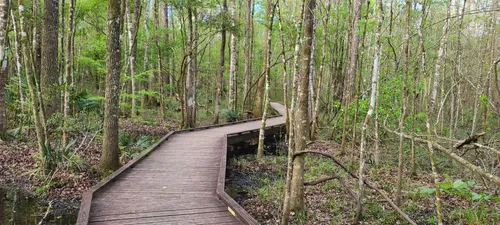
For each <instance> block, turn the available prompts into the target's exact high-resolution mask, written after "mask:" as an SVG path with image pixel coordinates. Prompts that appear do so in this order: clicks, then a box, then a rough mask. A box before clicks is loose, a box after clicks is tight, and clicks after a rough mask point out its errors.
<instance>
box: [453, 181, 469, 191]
mask: <svg viewBox="0 0 500 225" xmlns="http://www.w3.org/2000/svg"><path fill="white" fill-rule="evenodd" d="M467 187H468V186H467V183H465V182H463V181H462V180H456V181H455V182H453V188H455V189H458V190H462V189H467Z"/></svg>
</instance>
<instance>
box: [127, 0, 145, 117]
mask: <svg viewBox="0 0 500 225" xmlns="http://www.w3.org/2000/svg"><path fill="white" fill-rule="evenodd" d="M141 11H142V6H141V0H135V5H134V21H133V22H132V21H131V19H129V21H128V23H129V24H128V30H129V31H128V32H127V33H128V38H129V48H130V50H129V54H130V55H129V57H128V59H129V66H130V77H131V81H132V82H131V83H132V107H131V112H130V113H131V116H132V117H135V116H137V96H136V89H137V85H136V80H135V61H136V58H135V57H136V55H137V33H138V31H139V21H140V19H141ZM129 18H130V16H129Z"/></svg>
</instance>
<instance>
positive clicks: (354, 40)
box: [342, 0, 363, 106]
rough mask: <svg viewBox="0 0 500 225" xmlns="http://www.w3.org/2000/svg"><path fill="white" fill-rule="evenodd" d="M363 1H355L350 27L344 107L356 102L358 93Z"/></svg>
mask: <svg viewBox="0 0 500 225" xmlns="http://www.w3.org/2000/svg"><path fill="white" fill-rule="evenodd" d="M362 4H363V0H354V8H353V12H354V15H353V17H352V20H351V27H350V32H349V33H350V35H351V37H350V43H349V68H348V70H347V74H346V76H345V84H344V91H343V92H344V97H343V101H342V102H343V103H344V106H346V105H348V104H350V103H351V102H352V101H353V100H354V95H355V93H356V82H355V81H356V64H357V62H358V45H359V35H358V23H359V19H360V18H361V6H362Z"/></svg>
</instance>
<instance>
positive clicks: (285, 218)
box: [278, 2, 305, 225]
mask: <svg viewBox="0 0 500 225" xmlns="http://www.w3.org/2000/svg"><path fill="white" fill-rule="evenodd" d="M304 6H305V3H304V2H302V10H301V13H300V19H299V21H298V22H297V23H295V28H296V30H297V36H296V38H295V48H294V55H293V58H294V61H293V63H294V64H293V73H292V76H293V77H292V99H291V104H290V109H288V107H287V105H286V104H287V101H286V100H285V108H286V109H287V118H288V121H287V126H288V157H287V167H286V183H285V197H284V200H283V212H282V215H281V222H280V224H281V225H287V224H288V222H289V220H290V202H291V199H290V197H291V196H290V195H291V194H290V192H291V186H292V172H293V171H292V170H293V159H292V158H293V153H294V152H295V143H294V141H295V129H294V111H295V102H296V95H297V90H296V87H297V80H298V73H297V65H296V64H297V60H298V58H299V57H298V55H299V48H300V40H301V37H300V36H301V33H302V23H303V19H304ZM278 18H279V19H280V28H282V27H281V13H280V8H279V4H278ZM281 32H282V30H281ZM280 37H281V39H282V40H281V44H282V51H283V61H285V54H284V51H285V48H284V44H285V43H284V40H283V35H282V34H281V36H280ZM283 66H284V68H283V69H284V71H286V68H285V65H283ZM284 77H286V74H284ZM284 83H285V84H283V85H284V86H286V82H285V81H284ZM285 96H286V92H285Z"/></svg>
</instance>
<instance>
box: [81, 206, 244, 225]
mask: <svg viewBox="0 0 500 225" xmlns="http://www.w3.org/2000/svg"><path fill="white" fill-rule="evenodd" d="M237 221H238V220H237V219H236V218H235V217H233V216H231V215H230V214H228V213H227V209H221V210H220V211H217V212H208V213H190V214H180V215H172V216H150V217H142V218H130V219H117V220H107V221H95V222H91V223H90V224H96V225H97V224H99V225H100V224H120V225H126V224H154V223H160V224H193V223H200V222H211V223H214V222H218V223H227V222H237Z"/></svg>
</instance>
